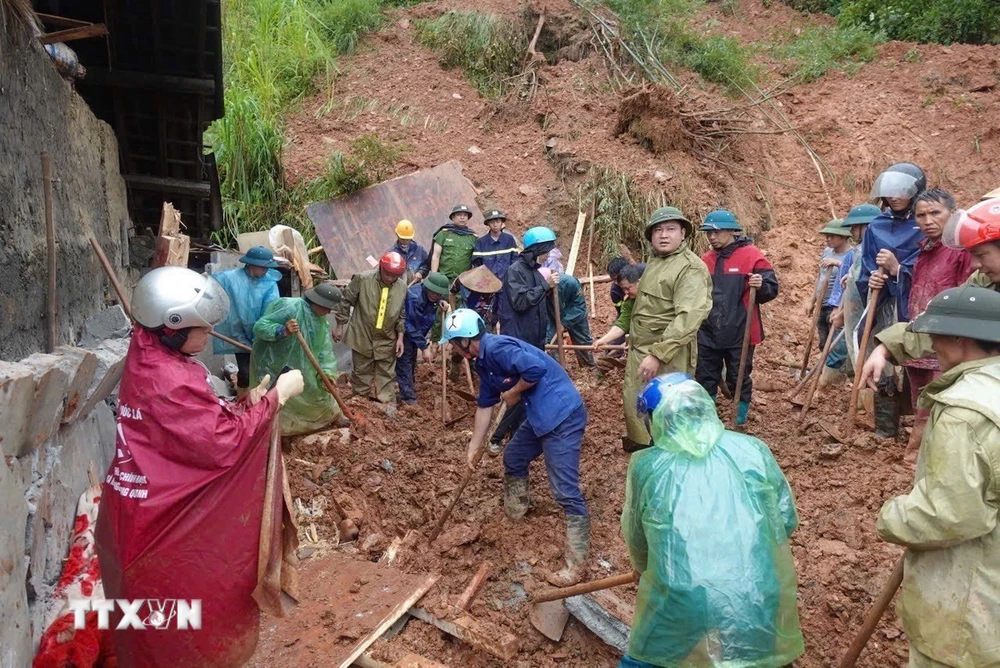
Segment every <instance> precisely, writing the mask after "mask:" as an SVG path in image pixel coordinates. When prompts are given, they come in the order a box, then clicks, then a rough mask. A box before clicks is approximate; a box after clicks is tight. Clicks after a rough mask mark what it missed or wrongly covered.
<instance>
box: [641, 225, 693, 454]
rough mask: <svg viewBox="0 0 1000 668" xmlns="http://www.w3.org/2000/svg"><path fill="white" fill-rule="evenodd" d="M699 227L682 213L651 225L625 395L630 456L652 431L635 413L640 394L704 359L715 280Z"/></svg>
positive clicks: (647, 235)
mask: <svg viewBox="0 0 1000 668" xmlns="http://www.w3.org/2000/svg"><path fill="white" fill-rule="evenodd" d="M692 231H693V227H692V225H691V221H689V220H688V219H687V218H685V217H684V214H683V213H681V211H680V209H678V208H676V207H672V206H665V207H662V208H659V209H657V210H656V211H654V212H653V215H652V216H650V218H649V221H648V222H647V223H646V230H645V236H646V241H648V242H649V243H650V245H651V246H652V247H653V257H652V259H650V261H649V262H648V263H647V264H646V271H645V272H643V274H642V278H641V279H639V289H638V294H637V295H636V298H635V304H634V305H633V307H632V318H631V322H630V324H629V351H628V358H627V360H626V366H625V378H624V380H623V382H622V393H623V395H624V396H623V399H624V409H625V425H626V428H627V430H628V433H627V435H626V436H624V437H622V447H623V449H624V450H625V451H626V452H634V451H635V450H638V449H641V448H645V447H648V446H649V444H650V441H649V432H648V431H646V426H645V424H644V422H643V420H642V417H641V416H639V415H638V414H637V413H636V412H635V400H636V397H637V396H638V394H639V390H640V389H641V388H642V387H643V386H644V385H645V384H646V383H647V382H649V381H650V380H652V379H653V378H655V377H656V376H659V375H661V374H663V373H667V372H668V371H680V372H683V373H692V372H693V371H694V367H695V362H696V361H697V359H698V342H697V337H698V329H699V328H700V327H701V323H702V321H704V320H705V317H706V316H708V314H709V312H710V311H711V310H712V279H711V277H710V276H709V273H708V269H707V268H706V267H705V263H704V262H702V261H701V258H700V257H698V256H697V255H696V254H695V253H694V252H693V251H691V249H690V244H689V243H688V237H690V236H691V233H692Z"/></svg>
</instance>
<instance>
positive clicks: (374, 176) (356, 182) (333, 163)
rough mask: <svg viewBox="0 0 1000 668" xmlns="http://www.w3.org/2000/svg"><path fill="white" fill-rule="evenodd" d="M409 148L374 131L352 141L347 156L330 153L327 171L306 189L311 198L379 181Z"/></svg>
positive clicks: (344, 193) (334, 193)
mask: <svg viewBox="0 0 1000 668" xmlns="http://www.w3.org/2000/svg"><path fill="white" fill-rule="evenodd" d="M408 150H409V147H408V146H406V145H404V144H394V143H389V144H387V143H384V142H382V140H380V139H379V138H378V135H376V134H375V133H373V132H369V133H367V134H363V135H361V136H360V137H358V138H357V139H355V140H354V141H353V142H351V150H350V153H348V154H347V155H346V156H345V155H344V154H343V153H339V152H336V153H333V154H332V155H331V156H330V158H329V159H328V160H327V163H326V174H325V175H324V176H322V177H320V178H319V179H317V180H316V181H315V182H314V183H313V184H312V186H311V188H310V189H309V190H308V191H307V192H308V195H309V197H311V198H312V199H313V200H319V199H330V198H331V197H340V196H342V195H350V194H351V193H353V192H357V191H358V190H361V189H362V188H367V187H368V186H370V185H372V184H373V183H378V182H379V181H382V180H383V179H384V178H385V177H386V176H388V174H389V172H390V171H391V170H392V168H393V167H394V166H395V164H396V163H397V162H399V160H400V158H402V157H403V155H404V154H405V153H406V152H407V151H408Z"/></svg>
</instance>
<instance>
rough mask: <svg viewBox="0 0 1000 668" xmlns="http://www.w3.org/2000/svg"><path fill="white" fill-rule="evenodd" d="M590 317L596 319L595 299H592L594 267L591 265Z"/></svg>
mask: <svg viewBox="0 0 1000 668" xmlns="http://www.w3.org/2000/svg"><path fill="white" fill-rule="evenodd" d="M587 264H590V263H589V262H588V263H587ZM590 317H591V318H596V317H597V299H596V298H595V297H594V265H592V264H591V265H590Z"/></svg>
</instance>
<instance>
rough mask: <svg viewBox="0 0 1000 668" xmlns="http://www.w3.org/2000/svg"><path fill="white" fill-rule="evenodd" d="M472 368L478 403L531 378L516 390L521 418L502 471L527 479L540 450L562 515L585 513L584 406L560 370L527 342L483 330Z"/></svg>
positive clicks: (484, 405)
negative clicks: (526, 385)
mask: <svg viewBox="0 0 1000 668" xmlns="http://www.w3.org/2000/svg"><path fill="white" fill-rule="evenodd" d="M476 373H478V374H479V398H478V400H477V404H478V405H479V407H480V408H490V407H492V406H495V405H496V404H497V402H499V401H500V393H501V392H504V391H506V390H508V389H510V388H511V387H513V386H514V385H516V384H517V381H518V380H519V379H521V378H523V379H524V380H525V381H527V382H530V383H535V385H533V386H532V387H530V388H529V389H528V390H526V391H525V392H524V393H523V394H522V395H521V403H522V404H523V405H524V409H525V412H526V414H527V419H526V420H525V421H524V422H523V423H521V426H520V427H518V429H517V431H516V432H514V436H513V437H512V438H511V440H510V443H508V444H507V447H506V449H505V450H504V454H503V464H504V472H505V473H506V474H507V475H509V476H514V477H516V478H527V477H528V467H529V465H530V464H531V462H532V461H534V460H535V459H536V458H537V457H538V456H539V455H543V456H544V457H545V468H546V470H547V471H548V474H549V485H550V487H551V489H552V496H553V497H554V498H555V500H556V501H557V502H558V503H559V505H560V506H562V508H563V511H565V513H566V514H567V515H587V514H588V513H587V503H586V501H584V500H583V493H582V492H581V491H580V447H581V444H582V442H583V432H584V429H585V428H586V426H587V409H586V407H585V406H584V405H583V397H581V396H580V393H579V392H578V391H577V389H576V387H574V385H573V383H572V382H571V381H570V379H569V376H568V375H567V374H566V370H565V369H563V368H562V367H561V366H559V364H558V363H557V362H556V361H555V360H553V359H552V358H551V357H549V356H548V355H546V354H545V353H544V352H542V351H541V350H539V349H538V348H536V347H534V346H532V345H531V344H528V343H525V342H524V341H521V340H519V339H515V338H514V337H511V336H503V335H500V334H484V335H483V338H482V340H481V342H480V347H479V357H478V359H477V360H476Z"/></svg>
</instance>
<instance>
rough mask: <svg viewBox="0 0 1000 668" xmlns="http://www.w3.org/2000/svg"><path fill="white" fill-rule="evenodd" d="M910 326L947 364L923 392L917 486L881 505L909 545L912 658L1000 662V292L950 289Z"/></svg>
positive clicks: (905, 588) (889, 531)
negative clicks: (926, 411)
mask: <svg viewBox="0 0 1000 668" xmlns="http://www.w3.org/2000/svg"><path fill="white" fill-rule="evenodd" d="M908 330H909V331H910V332H912V333H915V334H922V335H924V336H929V337H930V339H931V342H932V346H933V349H934V352H935V353H936V354H937V357H938V361H939V362H940V365H941V371H942V372H943V373H942V374H941V376H940V377H939V378H937V379H936V380H934V381H932V382H931V383H930V384H928V385H927V387H926V388H925V389H924V391H923V392H922V393H921V395H920V399H919V403H918V405H919V406H920V407H922V408H926V409H929V410H930V418H929V419H928V421H927V426H926V427H925V429H924V433H923V438H922V439H921V441H920V452H919V454H918V456H917V470H916V474H915V477H914V485H913V489H912V490H911V491H910V492H909V493H908V494H904V495H902V496H897V497H895V498H893V499H889V501H887V502H886V503H885V505H884V506H882V510H881V511H880V512H879V517H878V525H877V527H876V529H877V531H878V535H879V537H880V538H882V539H883V540H886V541H889V542H891V543H896V544H898V545H903V546H905V547H907V548H909V549H908V550H907V552H906V556H905V561H904V563H903V584H902V594H901V596H900V599H899V604H898V612H899V616H900V618H901V619H902V620H903V629H904V630H905V631H906V637H907V638H908V639H909V641H910V662H909V665H910V666H916V667H917V668H923V667H936V666H958V667H963V668H964V667H966V666H968V667H969V668H972V667H973V666H996V665H1000V625H998V623H997V610H1000V526H998V515H1000V293H997V292H995V291H993V290H988V289H986V288H981V287H975V286H969V285H965V286H961V287H957V288H951V289H950V290H945V291H944V292H942V293H940V294H939V295H938V296H936V297H935V298H934V299H932V300H931V302H930V304H928V306H927V309H926V310H925V311H924V312H923V313H922V314H920V315H919V316H918V317H917V318H916V319H915V320H913V321H912V322H911V323H909V326H908ZM887 348H888V351H889V353H890V354H891V355H892V357H893V359H895V360H896V361H897V362H898V361H901V360H902V359H906V356H907V355H906V351H905V350H904V348H903V346H902V345H898V344H894V343H892V342H889V343H888V346H887ZM865 368H866V370H867V369H868V366H867V365H866V367H865ZM868 376H869V377H868V378H867V379H866V380H867V381H868V384H869V385H874V382H873V381H872V378H871V374H868ZM875 377H876V378H877V377H878V376H877V375H876V376H875Z"/></svg>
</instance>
